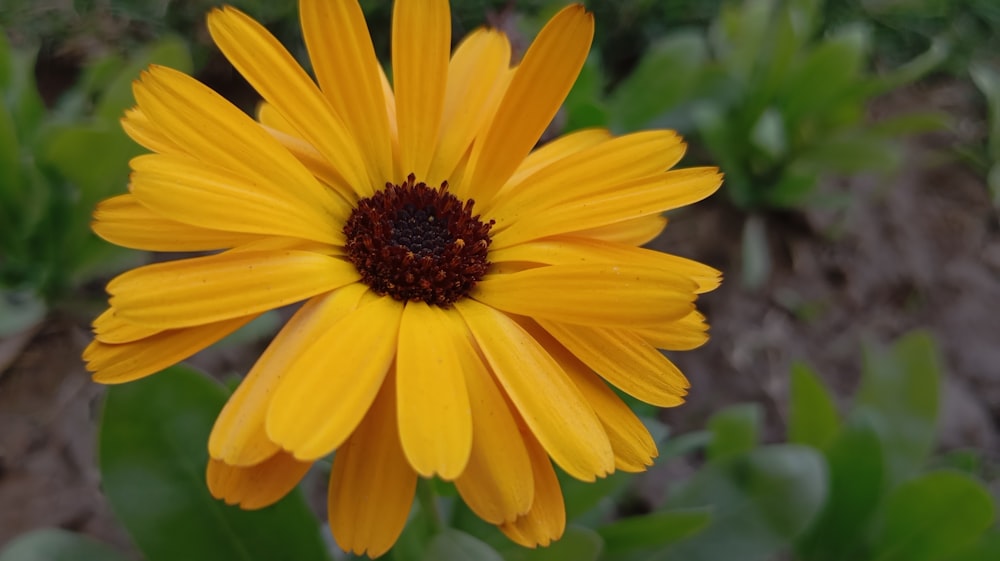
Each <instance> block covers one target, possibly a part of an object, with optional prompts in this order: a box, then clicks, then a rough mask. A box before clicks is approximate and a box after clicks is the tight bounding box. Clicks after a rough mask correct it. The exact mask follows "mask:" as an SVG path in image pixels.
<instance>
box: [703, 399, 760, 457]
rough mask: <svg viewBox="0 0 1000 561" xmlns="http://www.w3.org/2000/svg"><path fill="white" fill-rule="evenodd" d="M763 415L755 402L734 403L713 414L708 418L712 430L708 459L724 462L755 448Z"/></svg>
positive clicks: (709, 428) (709, 427)
mask: <svg viewBox="0 0 1000 561" xmlns="http://www.w3.org/2000/svg"><path fill="white" fill-rule="evenodd" d="M762 415H763V413H762V412H761V410H760V406H759V405H757V404H755V403H747V404H742V405H734V406H732V407H727V408H726V409H723V410H722V411H720V412H718V413H716V414H715V415H712V418H711V419H709V420H708V430H710V431H711V432H712V440H711V442H709V443H708V459H709V460H710V461H712V462H724V461H726V460H729V459H731V458H735V457H737V456H741V455H743V454H746V453H747V452H749V451H750V450H753V448H754V447H755V446H757V442H758V439H759V436H760V435H759V433H760V423H761V417H762Z"/></svg>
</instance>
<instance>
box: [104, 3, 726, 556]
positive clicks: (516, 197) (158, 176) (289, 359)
mask: <svg viewBox="0 0 1000 561" xmlns="http://www.w3.org/2000/svg"><path fill="white" fill-rule="evenodd" d="M301 18H302V26H303V31H304V36H305V40H306V46H307V47H308V51H309V54H310V57H311V62H312V67H313V69H314V71H315V75H316V81H315V82H314V81H313V79H312V78H310V77H309V75H307V74H306V72H305V71H304V70H302V68H300V67H299V66H298V64H297V63H296V62H295V61H294V59H293V58H292V56H291V55H290V54H289V53H288V51H286V50H285V49H284V48H283V47H282V46H281V45H280V44H279V43H278V42H277V41H276V40H275V38H274V37H272V36H271V35H270V34H268V32H267V31H266V30H265V29H264V28H263V27H262V26H261V25H260V24H258V23H256V22H255V21H253V20H252V19H250V18H249V17H247V16H246V15H244V14H242V13H240V12H239V11H237V10H235V9H232V8H224V9H221V10H216V11H214V12H212V13H211V14H210V15H209V17H208V26H209V31H210V32H211V35H212V37H213V39H214V40H215V42H216V44H217V45H218V46H219V48H220V49H221V50H222V52H223V53H224V54H225V55H226V57H228V58H229V60H230V61H231V62H232V63H233V65H234V66H235V67H236V68H237V69H238V70H239V71H240V73H242V74H243V76H244V77H245V78H246V79H247V80H248V81H249V82H250V83H251V84H252V85H253V86H254V87H255V88H256V89H257V91H258V92H260V94H261V96H262V97H263V98H264V103H263V104H262V106H261V109H260V112H259V115H258V120H259V122H258V121H255V120H253V119H251V118H250V117H248V116H246V115H244V114H243V113H241V112H240V111H239V110H238V109H237V108H235V107H234V106H232V105H230V104H229V103H227V102H226V101H225V100H223V98H221V97H220V96H219V95H217V94H216V93H214V92H213V91H211V90H210V89H208V88H206V87H205V86H203V85H202V84H200V83H198V82H197V81H195V80H194V79H192V78H190V77H188V76H186V75H183V74H181V73H179V72H176V71H173V70H170V69H167V68H162V67H153V68H150V69H149V70H148V71H147V72H145V73H144V74H143V76H142V77H141V78H140V80H138V81H137V82H136V84H135V88H134V90H135V96H136V100H137V107H136V108H134V109H132V110H130V111H129V112H128V113H127V114H126V116H125V118H124V119H123V124H124V127H125V129H126V130H127V131H128V133H129V134H130V135H131V136H132V138H133V139H135V140H136V141H137V142H139V143H140V144H142V145H144V146H145V147H147V148H149V149H150V150H151V151H152V152H153V154H148V155H143V156H139V157H137V158H135V159H134V160H133V161H132V163H131V167H132V170H133V173H132V176H131V182H130V185H129V193H128V194H125V195H121V196H117V197H114V198H111V199H109V200H107V201H104V202H103V203H102V204H101V205H100V206H99V207H98V209H97V211H96V213H95V222H94V230H95V231H96V232H97V233H98V234H99V235H101V236H102V237H104V238H105V239H107V240H109V241H111V242H113V243H116V244H119V245H122V246H126V247H132V248H136V249H142V250H152V251H171V252H177V251H182V252H189V251H202V252H205V251H207V252H212V253H208V254H204V255H202V256H198V257H189V258H182V259H176V260H173V261H167V262H162V263H156V264H152V265H147V266H144V267H139V268H137V269H134V270H132V271H129V272H126V273H124V274H122V275H120V276H119V277H117V278H116V279H114V280H112V281H111V282H110V283H109V284H108V287H107V289H108V292H109V294H110V295H111V298H110V309H109V310H108V311H107V312H105V313H104V314H102V315H101V316H100V317H99V318H98V319H97V320H96V321H95V323H94V331H95V333H96V340H95V341H94V342H93V343H92V344H91V345H90V346H89V347H88V349H87V350H86V352H85V358H86V360H87V362H88V367H89V368H90V369H91V370H92V371H93V372H94V379H95V380H97V381H98V382H102V383H108V384H115V383H122V382H127V381H130V380H135V379H137V378H141V377H143V376H147V375H149V374H152V373H154V372H156V371H158V370H161V369H163V368H165V367H167V366H169V365H171V364H174V363H176V362H178V361H181V360H183V359H185V358H187V357H188V356H190V355H192V354H193V353H195V352H197V351H199V350H201V349H203V348H205V347H207V346H209V345H211V344H213V343H214V342H215V341H218V340H219V339H221V338H222V337H224V336H226V335H227V334H229V333H232V332H233V331H235V330H236V329H238V328H239V327H240V326H242V325H244V324H246V323H247V322H249V321H250V320H252V319H254V318H255V317H257V316H258V315H260V314H261V313H263V312H265V311H267V310H271V309H275V308H279V307H282V306H286V305H289V304H293V303H296V302H301V301H304V302H305V303H304V305H302V306H301V307H300V308H299V309H298V311H297V312H296V313H295V314H294V316H292V318H291V319H290V320H289V321H288V323H287V324H286V325H285V326H284V328H283V329H282V330H281V332H280V333H279V334H278V335H277V336H276V337H275V339H274V340H273V342H272V343H271V344H270V346H269V347H268V348H267V350H266V351H264V353H263V355H262V356H261V357H260V359H259V360H258V361H257V363H256V365H255V366H254V367H253V368H252V370H251V371H250V372H249V374H248V375H247V377H246V379H245V380H244V381H243V382H242V384H241V385H240V386H239V388H238V389H237V390H236V392H235V393H234V394H233V396H232V397H231V398H230V400H229V402H228V403H227V404H226V406H225V408H224V409H223V411H222V412H221V413H220V414H219V417H218V420H217V422H216V425H215V427H214V429H213V431H212V435H211V438H210V442H209V443H208V446H209V452H210V455H211V458H212V460H211V461H210V465H209V467H208V482H209V487H210V489H211V491H212V493H213V494H215V495H216V496H217V497H220V498H223V499H225V500H226V501H227V502H229V503H237V504H240V505H241V506H242V507H244V508H259V507H263V506H266V505H268V504H271V503H273V502H274V501H276V500H278V499H279V498H281V497H282V496H283V495H285V494H286V493H287V492H289V490H290V489H292V488H293V487H294V486H295V485H296V484H297V483H298V481H299V480H300V479H301V477H302V476H303V474H304V473H305V472H306V470H307V469H308V468H309V466H310V465H311V464H312V462H314V461H315V460H317V459H320V458H323V457H324V456H326V455H328V454H330V453H331V452H334V451H336V455H335V457H334V461H333V469H332V474H331V480H330V487H329V488H330V493H329V519H330V526H331V529H332V531H333V535H334V537H335V538H336V540H337V541H338V543H339V544H340V545H341V546H342V547H343V548H344V549H347V550H353V551H355V552H357V553H362V552H367V553H368V554H369V555H371V556H377V555H380V554H382V553H384V552H385V551H387V550H388V549H389V548H390V547H391V546H392V544H393V542H394V541H395V540H396V538H397V537H398V536H399V533H400V532H401V531H402V528H403V526H404V524H405V521H406V518H407V515H408V513H409V511H410V506H411V503H412V500H413V495H414V488H415V485H416V482H417V478H418V477H431V476H438V477H441V478H442V479H445V480H450V481H454V482H455V486H456V487H457V489H458V492H459V493H460V494H461V496H462V498H463V499H464V501H465V502H466V503H467V504H468V506H469V507H470V508H471V509H472V510H473V511H474V512H475V513H476V514H477V515H479V516H480V517H482V518H483V519H484V520H486V521H488V522H490V523H493V524H496V525H498V526H499V527H500V529H501V530H503V532H504V533H506V534H507V535H508V536H509V537H510V538H511V539H512V540H514V541H516V542H517V543H520V544H523V545H525V546H529V547H534V546H536V545H539V544H541V545H546V544H548V543H549V542H550V541H552V540H554V539H557V538H558V537H559V536H560V535H561V534H562V532H563V528H564V525H565V511H564V507H563V502H562V496H561V492H560V489H559V485H558V482H557V480H556V476H555V472H554V470H553V466H552V463H553V462H554V463H555V464H556V465H558V466H559V467H560V468H561V469H563V470H564V471H565V472H567V473H568V474H569V475H571V476H573V477H576V478H578V479H581V480H584V481H593V480H594V479H595V478H598V477H604V476H606V475H607V474H609V473H611V472H612V471H614V470H615V469H620V470H625V471H641V470H643V469H645V467H646V466H648V465H650V464H651V463H652V460H653V458H654V457H655V456H656V454H657V452H656V446H655V444H654V442H653V440H652V438H651V437H650V435H649V434H648V432H647V431H646V429H645V428H644V427H643V425H642V423H641V422H640V421H639V420H638V419H637V418H636V416H635V415H634V414H633V413H632V412H631V411H630V410H629V408H628V407H627V406H626V405H625V404H624V403H623V402H622V400H621V399H619V398H618V397H617V395H616V394H615V392H614V391H613V390H612V389H611V388H610V387H609V385H608V383H610V384H611V385H613V386H615V387H617V388H618V389H619V390H621V391H623V392H625V393H627V394H630V395H632V396H634V397H636V398H638V399H641V400H643V401H646V402H649V403H652V404H654V405H658V406H664V407H669V406H674V405H678V404H680V403H681V402H682V401H683V396H684V395H685V393H686V388H687V387H688V382H687V380H686V379H685V378H684V376H683V375H682V374H681V373H680V372H679V371H678V369H677V368H676V367H675V366H674V365H673V364H672V363H671V362H670V361H669V360H668V359H667V358H666V357H664V355H663V354H662V353H661V352H660V351H659V350H658V349H667V350H685V349H690V348H694V347H697V346H698V345H700V344H702V343H704V342H705V340H706V339H707V333H706V331H707V326H706V324H705V322H704V318H703V317H702V316H701V315H700V314H699V313H698V312H697V311H696V310H695V305H694V300H695V298H696V296H697V294H699V293H702V292H705V291H708V290H712V289H713V288H715V287H716V286H717V285H718V283H719V273H718V271H716V270H714V269H712V268H710V267H707V266H705V265H702V264H699V263H696V262H694V261H690V260H687V259H684V258H681V257H676V256H672V255H667V254H663V253H659V252H655V251H651V250H647V249H642V248H640V247H639V246H640V245H641V244H643V243H645V242H647V241H649V240H650V239H652V238H653V237H655V236H656V235H657V234H659V232H660V231H661V230H662V229H663V227H664V225H665V224H666V221H665V219H663V218H662V217H661V216H660V214H661V213H662V212H664V211H667V210H670V209H673V208H677V207H680V206H684V205H687V204H690V203H693V202H695V201H698V200H700V199H702V198H704V197H706V196H708V195H710V194H711V193H712V192H714V191H715V190H716V189H717V188H718V186H719V184H720V181H721V176H720V175H719V173H718V172H717V170H716V169H714V168H697V169H683V170H675V171H667V170H669V168H671V167H672V166H673V165H675V164H676V163H677V161H678V160H679V159H680V158H681V156H682V154H683V152H684V144H683V142H682V141H681V139H680V138H679V137H678V136H677V135H676V134H674V133H673V132H670V131H646V132H640V133H636V134H629V135H625V136H621V137H618V138H613V137H612V136H611V135H610V134H609V133H608V131H606V130H596V129H592V130H584V131H580V132H576V133H573V134H569V135H566V136H564V137H562V138H560V139H558V140H555V141H552V142H550V143H548V144H546V145H545V146H543V147H541V148H538V149H537V150H534V151H533V149H534V147H535V144H536V143H537V142H538V139H539V137H540V136H541V134H542V132H543V131H544V130H545V128H546V127H547V125H548V124H549V122H550V121H551V120H552V118H553V117H554V116H555V114H556V111H557V110H558V108H559V106H560V104H561V103H562V101H563V99H564V98H565V96H566V94H567V92H568V91H569V89H570V87H571V86H572V84H573V81H574V80H575V79H576V76H577V74H578V73H579V71H580V68H581V66H582V65H583V63H584V60H585V59H586V57H587V53H588V50H589V48H590V43H591V40H592V36H593V18H592V16H591V15H590V14H589V13H587V12H586V11H585V10H584V8H583V7H582V6H579V5H573V6H569V7H567V8H565V9H563V10H562V11H561V12H559V13H558V14H557V15H556V16H555V17H553V18H552V20H551V21H550V22H549V23H548V24H547V25H546V26H545V28H544V29H543V30H542V31H541V32H540V33H539V35H538V37H537V38H536V39H535V41H534V43H533V44H532V45H531V47H530V48H529V49H528V51H527V52H526V53H525V55H524V57H523V59H522V60H521V61H520V63H519V64H518V65H516V66H513V67H512V66H511V52H510V51H511V49H510V44H509V42H508V39H507V38H506V37H505V36H504V35H503V34H502V33H500V32H498V31H495V30H490V29H480V30H477V31H474V32H473V33H471V34H470V35H469V36H468V37H466V38H465V39H464V40H462V41H461V43H459V45H458V47H457V48H456V49H455V50H454V52H453V53H452V52H451V35H450V32H451V22H450V13H449V6H448V3H447V1H446V0H399V1H397V2H396V4H395V7H394V14H393V28H392V40H393V50H392V68H393V75H394V84H393V85H392V86H390V85H389V82H388V80H387V79H386V77H385V75H384V74H383V72H382V70H381V67H380V66H379V63H378V60H377V59H376V56H375V52H374V50H373V48H372V43H371V40H370V38H369V35H368V33H367V30H366V24H365V21H364V17H363V14H362V12H361V9H360V7H359V5H358V4H357V3H356V2H351V1H346V0H345V1H338V2H331V1H324V0H303V1H302V2H301ZM317 83H318V84H317Z"/></svg>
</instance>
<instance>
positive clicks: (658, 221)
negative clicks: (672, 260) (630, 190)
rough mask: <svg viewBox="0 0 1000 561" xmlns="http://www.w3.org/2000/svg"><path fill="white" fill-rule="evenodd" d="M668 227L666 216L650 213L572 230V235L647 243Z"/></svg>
mask: <svg viewBox="0 0 1000 561" xmlns="http://www.w3.org/2000/svg"><path fill="white" fill-rule="evenodd" d="M666 227H667V218H666V217H665V216H661V215H659V214H650V215H648V216H643V217H642V218H636V219H635V220H626V221H624V222H618V223H616V224H608V225H606V226H597V227H596V228H589V229H586V230H580V231H578V232H572V233H570V235H571V236H575V237H580V238H591V239H595V240H601V241H606V242H614V243H624V244H628V245H645V244H647V243H649V242H651V241H653V240H655V239H656V238H657V236H659V235H660V233H662V232H663V229H664V228H666Z"/></svg>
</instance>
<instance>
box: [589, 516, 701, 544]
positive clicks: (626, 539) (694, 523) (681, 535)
mask: <svg viewBox="0 0 1000 561" xmlns="http://www.w3.org/2000/svg"><path fill="white" fill-rule="evenodd" d="M711 519H712V509H711V508H708V507H705V508H689V509H678V510H664V511H660V512H654V513H651V514H646V515H642V516H633V517H630V518H624V519H622V520H618V521H616V522H612V523H611V524H608V525H606V526H602V527H600V528H598V529H597V533H598V534H600V535H601V537H602V538H603V539H604V547H605V550H606V551H607V552H608V553H609V554H619V553H625V552H629V551H633V550H636V549H648V548H661V547H665V546H667V545H671V544H674V543H676V542H679V541H681V540H684V539H687V538H689V537H691V536H693V535H695V534H697V533H698V532H700V531H702V530H704V529H705V528H706V527H707V526H708V524H709V522H710V521H711Z"/></svg>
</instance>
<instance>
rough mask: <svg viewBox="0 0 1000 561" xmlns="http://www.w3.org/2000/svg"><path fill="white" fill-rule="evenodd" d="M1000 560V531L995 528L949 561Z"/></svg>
mask: <svg viewBox="0 0 1000 561" xmlns="http://www.w3.org/2000/svg"><path fill="white" fill-rule="evenodd" d="M997 559H1000V530H998V529H996V528H994V529H993V530H990V531H989V532H987V533H985V534H983V535H982V536H980V538H979V539H978V540H977V541H976V542H975V543H972V544H970V545H968V546H967V547H964V548H962V550H961V551H960V552H958V554H956V555H955V556H954V557H952V558H951V559H950V560H949V561H996V560H997Z"/></svg>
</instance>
